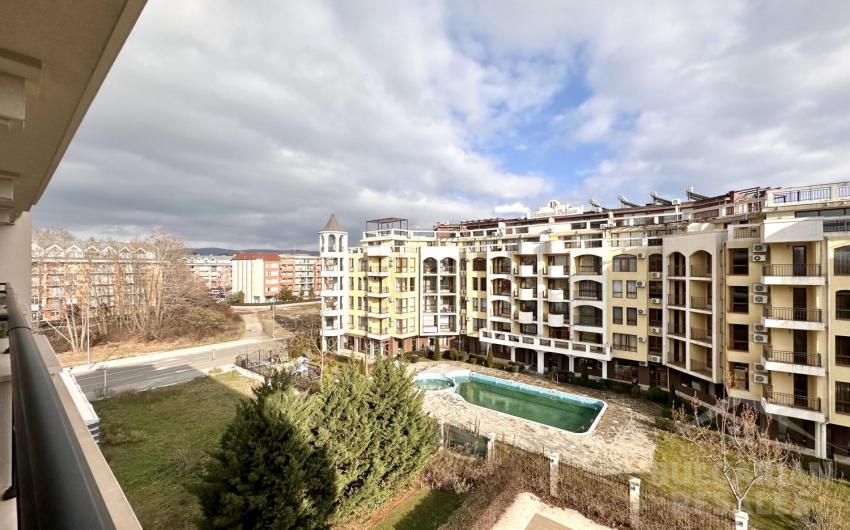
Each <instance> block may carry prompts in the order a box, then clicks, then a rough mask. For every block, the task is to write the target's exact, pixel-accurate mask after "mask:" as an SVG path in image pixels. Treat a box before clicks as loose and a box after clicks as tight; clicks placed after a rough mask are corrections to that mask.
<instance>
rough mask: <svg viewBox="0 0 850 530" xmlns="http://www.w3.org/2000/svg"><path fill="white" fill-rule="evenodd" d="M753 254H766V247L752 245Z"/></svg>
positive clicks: (764, 245)
mask: <svg viewBox="0 0 850 530" xmlns="http://www.w3.org/2000/svg"><path fill="white" fill-rule="evenodd" d="M753 252H755V253H757V254H764V253H765V252H767V245H766V244H764V243H756V244H755V245H753Z"/></svg>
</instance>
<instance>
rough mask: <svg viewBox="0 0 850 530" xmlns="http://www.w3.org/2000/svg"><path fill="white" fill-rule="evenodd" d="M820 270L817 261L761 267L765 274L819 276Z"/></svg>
mask: <svg viewBox="0 0 850 530" xmlns="http://www.w3.org/2000/svg"><path fill="white" fill-rule="evenodd" d="M821 271H822V269H821V266H820V264H819V263H787V264H777V265H765V266H764V267H763V268H762V273H763V274H764V275H765V276H820V275H821Z"/></svg>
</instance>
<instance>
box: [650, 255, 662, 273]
mask: <svg viewBox="0 0 850 530" xmlns="http://www.w3.org/2000/svg"><path fill="white" fill-rule="evenodd" d="M663 270H664V259H663V258H662V257H661V254H650V255H649V272H663Z"/></svg>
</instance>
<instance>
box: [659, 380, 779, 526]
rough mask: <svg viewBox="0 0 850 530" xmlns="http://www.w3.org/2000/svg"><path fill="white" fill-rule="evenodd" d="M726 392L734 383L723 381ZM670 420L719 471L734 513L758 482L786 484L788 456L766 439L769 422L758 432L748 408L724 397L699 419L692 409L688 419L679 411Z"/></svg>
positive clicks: (697, 411)
mask: <svg viewBox="0 0 850 530" xmlns="http://www.w3.org/2000/svg"><path fill="white" fill-rule="evenodd" d="M727 388H734V380H732V381H727ZM673 418H674V420H675V422H676V428H677V431H678V432H679V433H680V434H681V435H682V436H683V437H685V438H686V439H688V440H689V441H691V442H693V446H694V448H695V450H696V456H697V457H698V458H700V459H702V460H703V461H705V462H707V463H709V464H711V465H712V467H714V468H715V469H719V470H720V472H721V473H722V475H723V478H724V479H725V481H726V485H727V486H728V488H729V492H730V493H731V494H732V495H733V496H734V497H735V511H736V512H738V511H741V510H742V507H743V503H744V500H745V499H746V498H747V495H748V494H749V493H750V491H751V490H752V488H753V486H755V485H756V484H758V483H759V482H762V481H764V480H765V479H767V478H770V479H771V482H772V484H773V485H774V486H779V485H781V484H782V483H784V482H785V481H786V480H787V477H788V471H789V464H790V462H791V454H790V453H789V452H788V450H786V449H785V448H784V447H782V446H781V445H780V444H777V443H776V442H775V441H774V440H771V439H770V438H769V437H768V435H767V427H768V426H769V423H770V418H769V417H768V426H765V428H763V429H762V428H761V427H760V426H759V422H758V418H759V413H758V411H756V410H755V409H753V408H752V407H751V406H749V405H747V404H741V403H739V402H738V400H736V399H734V398H731V397H729V396H728V395H727V396H725V397H724V398H722V399H718V400H717V406H716V408H715V409H709V410H708V411H707V412H705V413H704V414H702V415H701V414H700V413H699V410H698V408H697V406H696V405H694V410H693V414H692V415H691V414H688V413H687V412H685V410H684V409H683V408H680V409H677V410H674V411H673Z"/></svg>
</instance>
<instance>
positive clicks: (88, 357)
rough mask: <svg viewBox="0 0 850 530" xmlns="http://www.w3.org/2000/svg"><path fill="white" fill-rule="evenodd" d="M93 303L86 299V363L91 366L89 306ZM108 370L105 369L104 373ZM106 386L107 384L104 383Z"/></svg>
mask: <svg viewBox="0 0 850 530" xmlns="http://www.w3.org/2000/svg"><path fill="white" fill-rule="evenodd" d="M90 305H91V303H90V302H89V301H88V300H86V364H88V365H89V366H91V318H90V317H89V307H90ZM105 373H106V372H105V371H104V374H105ZM104 386H105V385H104Z"/></svg>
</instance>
